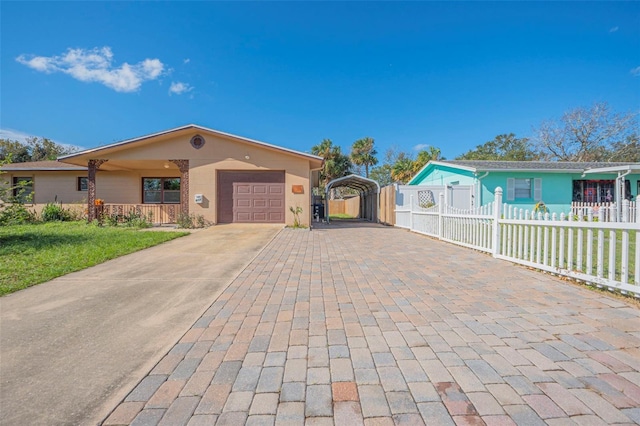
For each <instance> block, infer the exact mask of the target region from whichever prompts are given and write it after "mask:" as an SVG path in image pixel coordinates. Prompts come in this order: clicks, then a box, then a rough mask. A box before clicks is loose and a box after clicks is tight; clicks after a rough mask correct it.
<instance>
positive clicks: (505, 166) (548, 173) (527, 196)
mask: <svg viewBox="0 0 640 426" xmlns="http://www.w3.org/2000/svg"><path fill="white" fill-rule="evenodd" d="M605 168H606V169H607V172H606V173H593V172H587V173H585V172H586V171H588V170H592V171H594V172H596V171H599V169H605ZM612 168H613V169H615V170H612ZM626 168H628V169H629V173H628V174H627V175H626V176H625V177H624V179H625V180H628V181H629V185H628V186H629V187H628V189H629V191H630V192H629V193H628V194H625V195H626V196H628V195H631V199H633V200H636V199H637V197H638V193H639V192H640V183H639V181H640V164H638V163H575V162H574V163H569V162H565V163H562V162H554V163H550V162H517V161H431V162H429V163H428V164H427V165H426V166H425V167H423V168H422V170H420V171H419V172H418V174H416V176H415V177H414V178H413V179H411V180H410V181H409V185H426V186H441V185H473V186H474V187H475V195H476V197H477V199H478V198H479V199H478V202H477V203H476V205H477V206H480V205H485V204H488V203H491V202H493V201H494V197H495V191H496V188H498V187H501V188H502V190H503V201H504V202H506V203H507V204H509V205H513V206H514V207H516V208H521V209H525V210H533V209H534V208H535V206H536V204H537V203H538V202H542V203H544V205H545V206H546V208H547V210H548V211H549V212H550V213H557V214H560V213H569V212H570V211H571V203H572V202H573V201H574V200H575V201H585V200H584V199H583V197H582V194H583V192H580V191H576V190H575V188H574V181H584V182H589V183H588V184H587V183H584V184H583V185H598V183H597V182H602V185H609V186H611V187H612V188H615V186H613V185H614V184H613V183H612V181H615V179H616V177H618V175H619V174H622V173H624V170H626ZM618 169H620V170H623V171H620V170H618ZM516 182H517V183H516ZM527 184H528V185H529V187H528V189H527ZM578 184H580V182H578ZM523 185H524V186H523ZM515 187H518V189H517V190H516V189H515ZM603 188H608V186H603ZM592 191H594V192H597V191H596V190H595V189H592ZM611 192H612V196H614V194H613V192H615V189H614V190H613V191H611ZM592 194H593V193H592ZM597 198H598V199H599V200H602V201H604V196H603V193H602V192H601V193H600V194H598V196H597ZM587 201H591V200H587Z"/></svg>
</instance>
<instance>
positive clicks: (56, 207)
mask: <svg viewBox="0 0 640 426" xmlns="http://www.w3.org/2000/svg"><path fill="white" fill-rule="evenodd" d="M40 217H41V219H42V221H43V222H56V221H58V222H67V221H70V220H73V215H72V214H71V212H70V211H69V210H68V209H65V208H64V207H62V204H58V203H56V202H53V203H47V205H45V206H44V208H43V209H42V212H41V213H40Z"/></svg>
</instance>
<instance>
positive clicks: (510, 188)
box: [507, 178, 542, 201]
mask: <svg viewBox="0 0 640 426" xmlns="http://www.w3.org/2000/svg"><path fill="white" fill-rule="evenodd" d="M518 200H519V201H526V200H533V201H541V200H542V179H540V178H535V179H531V178H507V201H518Z"/></svg>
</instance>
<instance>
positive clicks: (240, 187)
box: [236, 184, 251, 195]
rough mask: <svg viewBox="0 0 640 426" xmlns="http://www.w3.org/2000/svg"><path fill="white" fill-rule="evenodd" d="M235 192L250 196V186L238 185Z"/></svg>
mask: <svg viewBox="0 0 640 426" xmlns="http://www.w3.org/2000/svg"><path fill="white" fill-rule="evenodd" d="M236 191H237V193H238V194H247V195H248V194H251V185H245V184H238V186H237V187H236Z"/></svg>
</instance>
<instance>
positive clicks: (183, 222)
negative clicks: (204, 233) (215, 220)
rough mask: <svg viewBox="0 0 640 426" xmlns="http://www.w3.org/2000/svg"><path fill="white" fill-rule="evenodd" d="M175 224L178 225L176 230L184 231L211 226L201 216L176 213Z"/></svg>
mask: <svg viewBox="0 0 640 426" xmlns="http://www.w3.org/2000/svg"><path fill="white" fill-rule="evenodd" d="M176 223H177V224H178V228H185V229H193V228H206V227H208V226H210V225H211V223H210V222H209V221H208V220H206V219H205V218H204V216H202V215H195V214H193V213H191V214H188V213H182V212H180V213H178V217H177V219H176Z"/></svg>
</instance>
